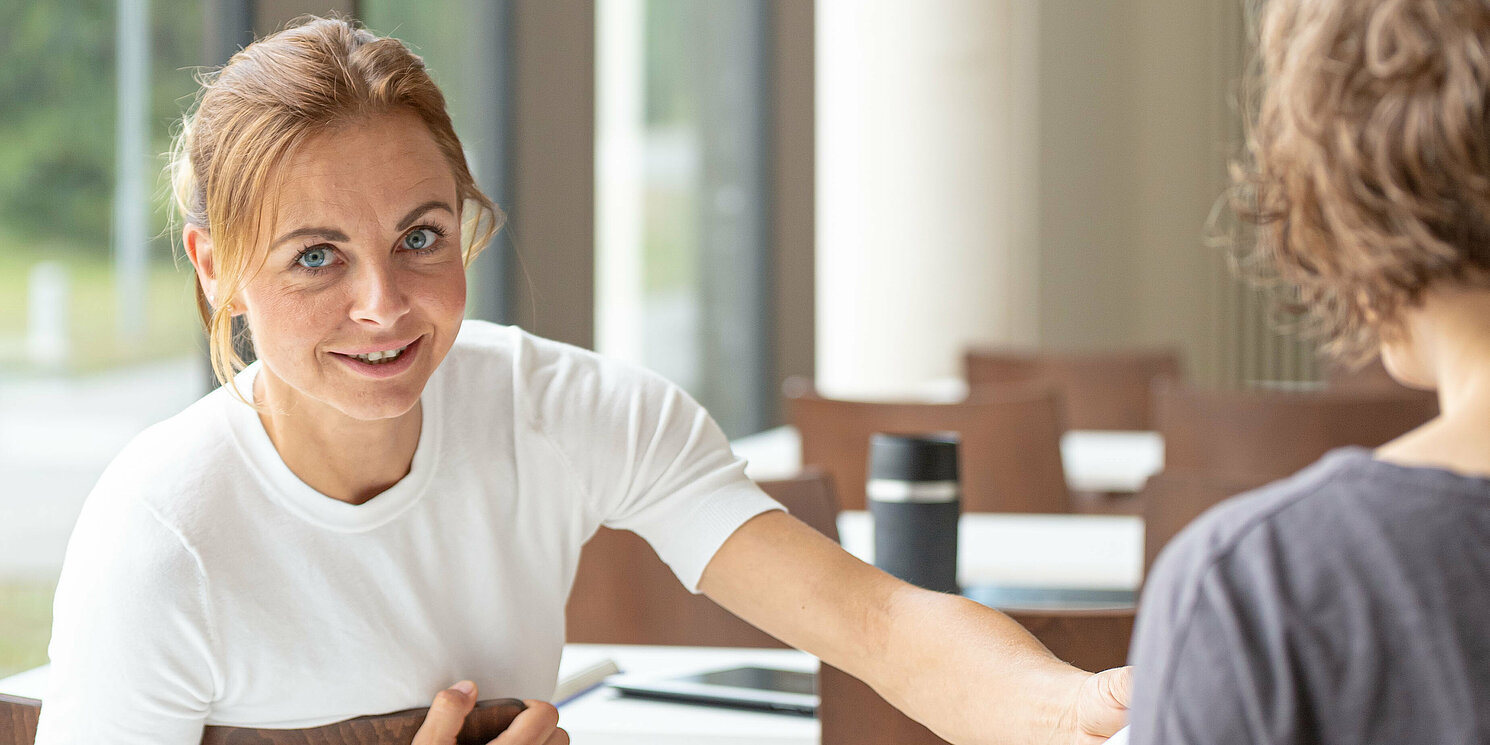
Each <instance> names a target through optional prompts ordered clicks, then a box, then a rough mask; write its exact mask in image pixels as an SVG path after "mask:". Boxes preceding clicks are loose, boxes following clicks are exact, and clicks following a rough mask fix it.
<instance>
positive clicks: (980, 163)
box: [816, 0, 1038, 397]
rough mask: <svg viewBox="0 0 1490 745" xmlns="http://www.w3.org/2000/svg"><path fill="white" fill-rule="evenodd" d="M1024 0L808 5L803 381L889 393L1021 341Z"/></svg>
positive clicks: (1028, 224) (1028, 266) (1032, 287)
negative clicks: (811, 65)
mask: <svg viewBox="0 0 1490 745" xmlns="http://www.w3.org/2000/svg"><path fill="white" fill-rule="evenodd" d="M1036 8H1037V4H1036V3H1035V2H1033V1H1032V0H937V2H928V3H905V2H894V1H893V0H818V3H817V10H818V22H817V75H818V78H817V95H818V113H817V127H818V130H817V157H818V161H817V173H818V186H817V209H818V235H817V293H818V294H817V298H818V299H817V309H818V310H817V319H816V320H817V384H818V387H819V389H821V390H822V391H823V392H825V393H828V394H830V395H840V396H854V397H893V396H899V395H905V394H907V393H909V392H913V391H914V390H916V389H917V388H918V387H919V386H921V385H922V384H924V383H925V382H926V381H928V380H933V379H937V378H945V377H951V376H956V375H958V374H959V372H960V359H961V354H962V351H963V349H964V348H965V347H966V346H967V345H968V344H970V343H975V342H977V343H988V342H1031V341H1033V340H1034V339H1033V337H1034V334H1035V329H1036V323H1035V321H1036V319H1035V317H1034V315H1035V308H1036V307H1037V301H1038V296H1037V292H1036V280H1037V270H1038V267H1037V266H1036V264H1035V261H1036V258H1037V251H1036V238H1037V236H1036V231H1037V226H1038V215H1037V211H1036V208H1037V202H1036V199H1037V183H1036V181H1035V167H1034V163H1035V160H1034V159H1035V155H1034V153H1035V151H1036V146H1037V144H1038V143H1037V141H1036V133H1037V129H1036V125H1037V122H1036V120H1035V117H1036V113H1035V112H1036V111H1037V108H1038V107H1037V106H1036V105H1035V103H1036V92H1035V87H1036V83H1035V72H1036V71H1035V70H1034V67H1035V62H1034V60H1035V58H1036V55H1035V53H1034V44H1035V38H1036V33H1035V30H1036V21H1037V18H1036Z"/></svg>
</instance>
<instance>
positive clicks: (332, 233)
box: [270, 228, 351, 246]
mask: <svg viewBox="0 0 1490 745" xmlns="http://www.w3.org/2000/svg"><path fill="white" fill-rule="evenodd" d="M306 235H317V236H320V237H322V238H326V239H328V240H333V241H348V240H351V239H350V238H348V237H347V234H346V233H343V232H341V231H340V230H337V229H336V228H297V229H295V230H291V231H290V232H288V233H285V234H284V235H282V236H280V237H278V238H276V239H274V243H272V244H270V245H271V246H278V245H279V244H281V243H284V242H285V241H287V240H290V239H291V238H299V237H301V236H306Z"/></svg>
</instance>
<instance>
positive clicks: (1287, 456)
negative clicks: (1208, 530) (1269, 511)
mask: <svg viewBox="0 0 1490 745" xmlns="http://www.w3.org/2000/svg"><path fill="white" fill-rule="evenodd" d="M1155 405H1156V409H1157V418H1158V424H1159V431H1160V433H1162V434H1163V435H1164V470H1163V471H1162V472H1161V473H1158V474H1155V475H1154V476H1152V477H1150V478H1149V480H1148V483H1147V484H1145V485H1144V489H1143V492H1142V494H1141V496H1140V499H1139V502H1140V503H1141V504H1142V505H1143V507H1142V509H1143V515H1144V568H1145V571H1147V570H1148V568H1150V567H1152V566H1153V563H1154V559H1155V558H1157V557H1158V555H1159V552H1160V551H1161V550H1162V549H1163V548H1164V546H1165V544H1167V543H1168V542H1169V541H1170V539H1172V538H1174V536H1175V535H1176V534H1177V533H1179V532H1180V530H1182V529H1184V527H1185V526H1186V525H1188V524H1189V523H1190V521H1192V520H1194V519H1195V518H1196V517H1199V516H1200V514H1201V513H1203V512H1205V511H1206V510H1207V509H1209V508H1210V507H1212V506H1214V505H1215V504H1217V503H1219V502H1221V501H1222V500H1225V499H1227V498H1229V497H1232V496H1235V495H1237V494H1240V493H1242V492H1244V491H1249V490H1252V489H1256V488H1257V487H1259V486H1262V485H1264V484H1267V483H1269V482H1271V481H1276V480H1278V479H1281V478H1284V477H1286V476H1288V475H1290V474H1293V473H1294V472H1296V471H1298V470H1300V469H1302V468H1304V467H1305V466H1307V465H1309V464H1310V463H1313V462H1314V461H1316V460H1318V459H1319V458H1320V457H1321V456H1323V455H1324V454H1325V453H1326V452H1329V451H1330V450H1332V449H1334V448H1338V447H1344V446H1347V445H1359V446H1362V447H1376V446H1378V445H1381V444H1383V443H1385V442H1387V441H1388V440H1391V439H1393V438H1395V437H1397V436H1398V435H1401V434H1403V433H1405V432H1407V431H1409V430H1411V429H1413V428H1415V427H1417V426H1419V425H1421V424H1423V423H1424V422H1427V421H1428V420H1429V419H1432V418H1433V417H1434V416H1437V414H1438V399H1437V398H1436V397H1435V396H1434V395H1433V394H1431V393H1427V392H1424V391H1414V390H1409V389H1406V388H1401V387H1396V388H1389V387H1380V386H1365V387H1348V388H1341V389H1333V390H1329V389H1327V390H1324V391H1310V392H1281V391H1232V390H1202V389H1198V388H1189V387H1172V388H1171V387H1161V388H1160V389H1159V390H1158V391H1156V393H1155Z"/></svg>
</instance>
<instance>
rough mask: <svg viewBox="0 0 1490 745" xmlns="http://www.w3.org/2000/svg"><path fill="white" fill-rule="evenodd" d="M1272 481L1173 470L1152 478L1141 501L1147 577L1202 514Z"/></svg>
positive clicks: (1263, 478) (1144, 490)
mask: <svg viewBox="0 0 1490 745" xmlns="http://www.w3.org/2000/svg"><path fill="white" fill-rule="evenodd" d="M1272 480H1273V479H1270V478H1266V477H1253V478H1247V477H1231V478H1228V477H1226V476H1216V475H1208V474H1204V473H1196V472H1193V471H1185V470H1183V469H1174V468H1166V469H1164V470H1163V471H1160V472H1159V473H1156V474H1154V475H1153V476H1150V477H1149V479H1148V481H1147V482H1145V483H1144V485H1143V491H1142V492H1140V493H1139V500H1138V501H1139V503H1140V504H1141V505H1142V510H1143V571H1144V574H1147V573H1148V572H1149V570H1151V569H1153V567H1154V560H1155V559H1157V558H1158V557H1159V552H1160V551H1162V550H1163V549H1164V546H1165V545H1166V544H1168V543H1169V541H1170V540H1172V539H1173V538H1174V537H1175V536H1176V535H1178V534H1179V532H1180V531H1181V530H1183V529H1184V528H1185V526H1186V525H1189V524H1190V522H1191V521H1193V520H1194V519H1195V518H1197V517H1200V515H1201V513H1203V512H1205V511H1206V510H1208V509H1210V508H1211V507H1213V506H1215V505H1217V504H1220V503H1221V502H1223V501H1225V500H1227V499H1229V498H1231V497H1234V496H1236V495H1238V494H1241V493H1242V492H1245V491H1250V490H1252V489H1256V488H1257V487H1259V486H1262V485H1263V484H1266V483H1267V482H1269V481H1272Z"/></svg>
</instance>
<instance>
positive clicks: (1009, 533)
mask: <svg viewBox="0 0 1490 745" xmlns="http://www.w3.org/2000/svg"><path fill="white" fill-rule="evenodd" d="M838 537H839V541H840V542H841V543H842V544H843V547H844V548H845V549H846V550H848V552H849V553H851V554H853V555H855V556H857V557H859V558H860V559H863V560H864V561H867V562H869V563H871V564H872V563H874V521H873V519H872V518H871V517H870V515H869V513H868V512H864V511H861V510H845V511H843V512H841V513H839V515H838ZM957 539H958V540H957V581H958V584H960V585H962V586H963V587H976V586H978V585H1006V586H1011V587H1059V588H1080V589H1097V590H1136V589H1138V585H1139V583H1140V582H1141V581H1142V579H1143V518H1140V517H1132V516H1128V515H1015V514H1003V513H984V512H978V513H968V514H965V515H963V516H962V518H961V521H960V522H959V524H958V526H957Z"/></svg>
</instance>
